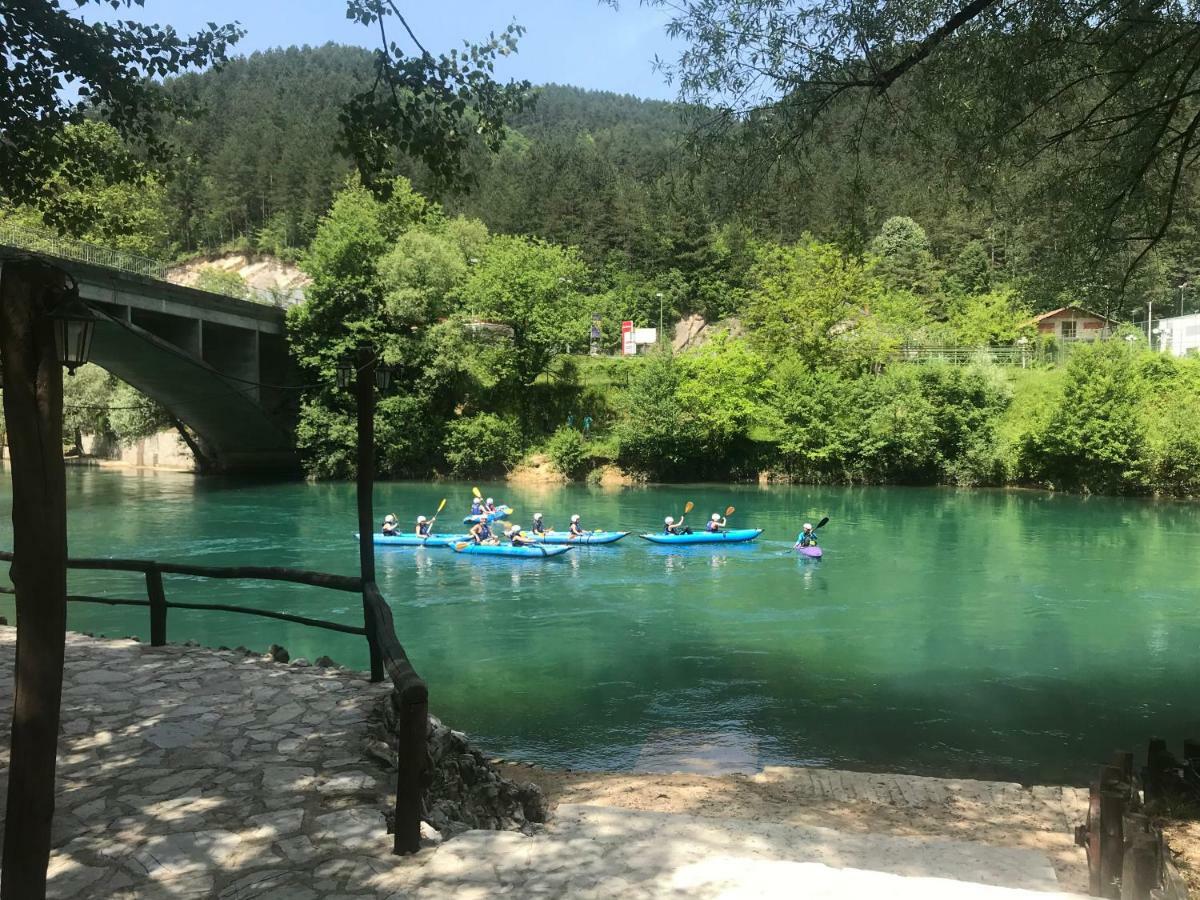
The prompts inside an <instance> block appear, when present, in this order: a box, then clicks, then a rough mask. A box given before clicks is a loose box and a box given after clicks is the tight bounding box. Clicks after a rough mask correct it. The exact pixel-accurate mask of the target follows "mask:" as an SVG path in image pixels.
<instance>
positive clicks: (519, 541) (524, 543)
mask: <svg viewBox="0 0 1200 900" xmlns="http://www.w3.org/2000/svg"><path fill="white" fill-rule="evenodd" d="M508 540H509V542H510V543H511V544H512V545H513V546H514V547H528V546H529V545H530V544H532V543H533V539H532V538H529V537H526V536H525V535H523V534H521V526H520V525H510V526H509V529H508Z"/></svg>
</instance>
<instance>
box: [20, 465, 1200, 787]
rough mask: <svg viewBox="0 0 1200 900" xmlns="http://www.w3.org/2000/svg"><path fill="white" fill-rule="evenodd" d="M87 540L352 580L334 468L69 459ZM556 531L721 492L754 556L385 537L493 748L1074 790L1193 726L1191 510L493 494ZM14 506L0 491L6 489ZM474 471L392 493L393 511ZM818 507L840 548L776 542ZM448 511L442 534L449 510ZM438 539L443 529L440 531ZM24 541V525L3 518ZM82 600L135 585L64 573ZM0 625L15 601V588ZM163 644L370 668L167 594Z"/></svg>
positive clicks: (297, 596)
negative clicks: (1102, 769)
mask: <svg viewBox="0 0 1200 900" xmlns="http://www.w3.org/2000/svg"><path fill="white" fill-rule="evenodd" d="M68 486H69V493H70V516H69V519H70V549H71V553H72V555H73V556H121V557H140V558H146V559H158V560H168V561H189V562H194V563H199V564H210V565H239V564H240V565H249V564H259V565H283V566H297V567H303V568H310V569H320V570H324V571H329V572H337V573H345V574H353V573H354V572H355V568H356V564H357V554H356V547H355V542H354V539H353V532H354V530H355V524H354V492H353V487H352V486H351V485H345V484H305V483H299V482H288V483H248V482H245V481H234V480H226V479H220V478H212V479H197V478H194V477H192V476H189V475H179V474H165V473H153V472H142V473H135V472H119V471H96V470H83V469H71V470H70V471H69V472H68ZM481 487H482V488H483V490H484V491H485V492H490V493H491V494H492V495H493V496H495V497H496V498H497V500H504V501H507V502H509V503H511V504H512V505H513V506H515V507H516V509H517V514H516V515H515V516H514V520H515V521H518V522H520V523H522V524H524V525H526V526H528V524H529V521H530V516H531V515H532V513H533V512H534V511H541V512H544V513H545V515H546V518H547V521H548V522H549V523H550V524H551V525H555V526H559V527H564V526H565V524H566V521H567V518H568V515H569V514H570V513H571V512H576V511H577V512H579V513H581V514H582V515H583V517H584V524H585V525H586V526H589V527H596V528H617V527H620V528H622V529H629V530H634V531H638V530H647V529H658V528H661V525H662V518H663V516H664V515H667V514H675V515H678V514H679V513H680V511H681V510H682V507H683V505H684V503H685V502H686V501H687V500H694V501H695V502H696V510H695V513H693V518H694V519H695V522H696V523H697V524H698V523H700V522H701V521H702V516H703V515H706V514H707V513H708V512H711V511H713V510H717V509H721V510H723V509H724V508H725V507H726V506H727V505H729V504H733V505H735V506H736V507H737V511H736V513H735V514H734V516H732V517H731V520H730V524H731V526H732V525H740V526H756V527H761V528H765V529H766V532H765V534H764V535H763V537H762V538H761V539H760V540H759V541H758V542H757V543H756V544H753V545H747V546H730V547H721V548H716V549H709V548H704V547H693V548H663V547H657V546H652V545H650V544H648V543H647V542H645V541H642V540H640V539H638V538H637V537H636V535H631V536H630V537H628V538H626V539H625V540H624V541H622V542H621V543H618V544H615V545H612V546H608V547H596V548H589V549H584V548H577V549H574V550H572V551H571V552H570V553H568V554H566V555H565V556H563V557H561V558H558V559H552V560H547V561H545V562H540V561H539V562H528V561H509V560H501V559H489V558H479V557H463V556H459V555H457V554H455V553H454V552H452V551H450V550H443V549H428V550H424V549H422V550H412V549H400V548H382V549H380V552H379V553H378V554H377V560H378V562H377V565H378V570H379V582H380V585H381V587H382V589H383V591H384V594H385V595H386V596H387V597H388V599H389V601H390V602H391V604H392V607H393V610H394V614H395V619H396V625H397V632H398V635H399V637H400V639H401V641H402V642H403V643H404V645H405V646H406V648H407V649H408V651H409V654H410V656H411V657H412V659H413V662H414V664H415V666H416V668H417V670H418V671H419V672H420V673H421V674H422V675H423V676H424V677H425V678H426V679H427V681H428V682H429V685H430V690H431V697H432V701H431V702H432V708H433V711H434V712H435V713H436V714H438V715H440V716H441V717H442V718H444V719H445V720H446V721H447V722H448V723H450V724H452V725H453V727H455V728H459V729H462V730H464V731H466V732H468V733H469V734H470V735H471V736H472V737H473V738H474V739H475V740H477V741H478V742H479V743H480V745H481V746H482V747H483V748H484V749H485V750H486V751H487V752H488V753H491V754H495V755H499V756H504V757H507V758H510V759H522V760H528V761H533V762H538V763H541V764H544V765H547V766H555V767H573V768H596V769H635V770H641V771H672V770H694V771H754V770H756V769H757V768H759V767H761V766H762V765H768V764H809V765H830V766H837V767H842V768H850V769H866V770H893V771H904V772H914V773H920V774H952V775H956V776H974V777H989V778H1004V779H1012V780H1019V781H1024V782H1027V783H1028V782H1040V783H1055V782H1074V783H1084V782H1085V781H1086V780H1087V779H1088V778H1089V777H1090V775H1091V773H1092V771H1093V766H1094V764H1095V763H1097V762H1101V761H1104V760H1106V759H1107V757H1108V756H1109V755H1110V752H1111V751H1112V750H1114V749H1123V748H1127V749H1139V748H1141V747H1142V746H1143V745H1144V743H1145V741H1146V739H1147V738H1148V737H1150V736H1151V735H1157V736H1162V737H1165V738H1168V739H1170V740H1171V742H1172V745H1173V746H1176V745H1178V743H1179V741H1180V740H1181V739H1182V738H1183V737H1186V736H1200V703H1198V702H1197V700H1198V693H1200V692H1198V690H1197V685H1198V684H1200V610H1198V603H1197V601H1198V599H1200V564H1198V560H1200V553H1198V551H1200V516H1198V513H1200V508H1198V507H1195V506H1191V505H1186V504H1173V503H1156V502H1151V501H1144V500H1123V499H1115V498H1106V497H1091V498H1082V497H1074V496H1063V495H1054V494H1046V493H1037V492H1018V491H1007V492H1002V491H956V490H950V489H921V488H814V487H807V486H795V487H769V488H762V487H758V486H735V487H731V486H725V485H686V486H669V487H662V486H655V487H649V488H645V489H628V490H624V491H618V492H610V491H603V490H599V489H595V490H593V489H588V488H584V487H581V486H571V487H562V488H559V487H549V488H545V487H509V486H502V485H488V484H483V485H481ZM0 492H2V493H3V496H2V497H0V504H3V506H4V507H5V508H7V506H8V504H9V502H10V498H11V490H10V488H9V486H8V484H7V482H5V483H4V485H3V488H2V489H0ZM442 497H449V498H450V503H449V504H448V506H447V508H446V511H445V512H444V513H443V515H442V520H441V523H444V524H446V525H448V526H449V525H451V524H455V525H457V523H458V522H459V521H460V520H461V517H462V515H463V514H464V513H465V512H466V507H467V505H468V503H469V500H470V485H463V484H424V483H422V484H414V483H400V484H382V485H380V486H379V487H378V489H377V493H376V508H377V510H378V512H379V516H380V517H382V515H383V514H384V513H386V512H395V513H396V514H397V515H398V516H399V517H400V518H401V520H402V521H405V522H407V521H408V520H410V519H411V518H412V517H414V516H415V515H416V513H418V512H424V513H425V514H427V515H428V514H431V513H432V512H433V510H434V509H435V508H436V506H437V503H438V501H439V500H440V499H441V498H442ZM823 515H828V516H829V517H830V523H829V525H828V526H827V527H826V528H825V529H824V530H823V531H822V532H821V534H822V543H823V546H824V548H825V558H824V559H823V560H820V561H809V560H802V559H799V558H796V556H795V555H794V554H792V553H790V552H789V548H790V546H791V541H792V540H793V539H794V537H795V533H796V531H797V530H798V527H799V525H800V524H801V523H802V522H803V521H805V520H811V521H816V520H817V519H819V518H820V517H821V516H823ZM441 523H439V525H440V524H441ZM439 530H440V529H439ZM0 544H3V545H4V546H5V547H9V546H11V522H10V521H9V519H8V517H7V516H5V517H4V520H3V522H2V523H0ZM70 583H71V589H72V591H73V592H75V593H89V594H108V595H111V596H124V597H136V598H141V597H144V585H143V583H142V582H141V579H140V578H139V576H136V575H132V574H130V575H125V574H119V573H100V572H87V571H80V572H73V573H72V574H71V582H70ZM167 594H168V597H170V598H174V599H180V600H183V599H187V600H195V601H199V602H219V601H223V602H229V603H235V604H239V605H243V606H261V607H263V608H270V609H278V610H283V611H288V612H294V613H298V614H302V615H311V616H316V617H323V618H330V619H333V620H336V621H344V622H347V623H350V624H361V620H362V611H361V605H360V603H359V601H358V599H357V598H356V597H355V596H354V595H347V594H339V593H334V592H327V591H321V590H318V589H310V588H304V587H297V586H293V585H284V584H266V583H256V582H250V583H240V582H206V581H203V580H199V579H192V578H181V577H170V578H168V579H167ZM0 615H6V616H8V617H9V619H10V621H11V620H12V615H13V607H12V597H11V596H0ZM70 623H71V627H72V628H73V629H75V630H80V631H93V632H96V633H103V634H106V635H109V636H117V635H120V636H124V635H130V634H133V635H138V636H139V637H141V638H143V639H145V638H146V637H147V632H148V622H147V617H146V612H145V610H144V609H135V608H130V607H106V606H95V605H84V604H73V605H72V607H71V610H70ZM168 633H169V637H170V640H172V641H184V640H187V639H194V640H197V641H199V642H201V643H203V644H207V645H211V646H219V645H226V646H235V645H239V644H240V645H245V646H247V647H250V648H252V649H254V650H257V651H262V650H265V649H266V647H267V645H269V644H271V643H280V644H283V645H284V646H286V647H287V648H288V650H289V651H290V652H291V654H292V656H293V657H298V656H304V657H307V658H309V659H310V660H311V659H313V658H315V657H317V656H320V655H322V654H328V655H330V656H332V657H333V658H334V659H335V660H337V661H338V662H340V663H344V664H347V665H351V666H354V667H356V668H364V667H365V665H366V652H365V647H364V645H363V642H362V639H361V638H356V637H354V636H350V635H340V634H336V633H332V632H325V631H316V630H312V629H308V628H305V627H303V626H299V625H291V624H288V623H283V622H277V621H272V620H269V619H259V618H255V617H249V616H239V615H233V614H226V613H202V612H190V611H183V610H172V612H171V615H170V620H169V629H168Z"/></svg>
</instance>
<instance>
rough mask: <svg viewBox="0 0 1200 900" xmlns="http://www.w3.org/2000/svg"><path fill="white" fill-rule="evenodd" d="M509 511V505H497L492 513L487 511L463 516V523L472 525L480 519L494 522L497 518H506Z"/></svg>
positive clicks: (510, 510)
mask: <svg viewBox="0 0 1200 900" xmlns="http://www.w3.org/2000/svg"><path fill="white" fill-rule="evenodd" d="M510 512H512V507H511V506H498V507H496V511H495V512H493V513H487V514H486V515H483V514H481V515H478V516H463V524H464V525H474V524H475V523H476V522H478V521H479V520H480V519H487V520H488V521H489V522H495V521H496V520H497V519H507V518H508V514H509V513H510Z"/></svg>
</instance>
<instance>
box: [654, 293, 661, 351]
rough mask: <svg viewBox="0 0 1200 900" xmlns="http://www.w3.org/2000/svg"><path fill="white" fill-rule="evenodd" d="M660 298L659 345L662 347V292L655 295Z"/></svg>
mask: <svg viewBox="0 0 1200 900" xmlns="http://www.w3.org/2000/svg"><path fill="white" fill-rule="evenodd" d="M655 296H656V297H658V344H659V346H660V347H661V346H662V342H663V305H662V304H663V295H662V291H659V292H658V293H657V294H655Z"/></svg>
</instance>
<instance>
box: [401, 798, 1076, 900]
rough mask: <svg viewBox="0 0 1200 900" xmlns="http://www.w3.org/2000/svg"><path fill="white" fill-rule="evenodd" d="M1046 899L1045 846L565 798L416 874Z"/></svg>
mask: <svg viewBox="0 0 1200 900" xmlns="http://www.w3.org/2000/svg"><path fill="white" fill-rule="evenodd" d="M464 890H466V891H467V894H475V895H477V896H481V897H484V896H496V895H503V894H508V895H512V896H521V897H530V896H545V897H572V898H586V897H623V898H661V897H688V898H722V900H734V898H750V897H756V898H775V897H779V898H783V897H788V898H794V897H803V898H805V900H864V898H874V897H879V898H887V900H918V898H920V900H942V898H956V900H957V898H962V900H976V898H978V900H1022V898H1024V900H1051V898H1061V900H1068V898H1078V900H1083V898H1081V897H1079V895H1076V894H1070V893H1065V892H1061V891H1059V888H1058V882H1057V880H1056V878H1055V875H1054V871H1053V869H1052V868H1051V867H1050V863H1049V861H1048V860H1047V859H1046V857H1045V856H1044V855H1043V854H1041V853H1038V852H1036V851H1033V850H1023V849H1016V848H1009V847H995V846H991V845H987V844H980V843H974V842H968V841H954V840H949V839H944V838H931V837H897V836H894V835H885V834H849V833H844V832H839V831H834V830H833V829H829V828H817V827H811V826H795V825H776V824H767V823H760V822H750V821H744V820H736V819H711V818H706V817H700V816H690V815H679V814H670V813H655V812H639V811H632V810H627V809H616V808H611V807H603V806H590V805H575V804H563V805H560V806H559V807H558V809H557V810H556V812H555V814H554V817H553V821H552V822H551V825H550V828H549V830H548V831H547V832H546V833H545V834H541V835H538V836H536V837H532V838H527V837H523V836H521V835H518V834H513V833H511V832H486V831H472V832H468V833H466V834H464V835H460V836H459V837H457V838H455V839H454V840H452V841H449V842H448V843H447V844H445V845H444V846H442V847H439V848H438V850H437V852H436V853H435V854H433V856H432V857H431V858H430V859H429V861H428V863H426V865H425V866H424V869H423V871H422V873H421V878H420V882H419V887H418V888H417V893H416V896H417V897H422V898H423V897H435V896H439V894H438V892H439V891H441V892H443V893H442V894H441V896H448V894H447V893H445V892H447V891H454V892H455V894H456V896H464V894H463V893H462V891H464Z"/></svg>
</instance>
